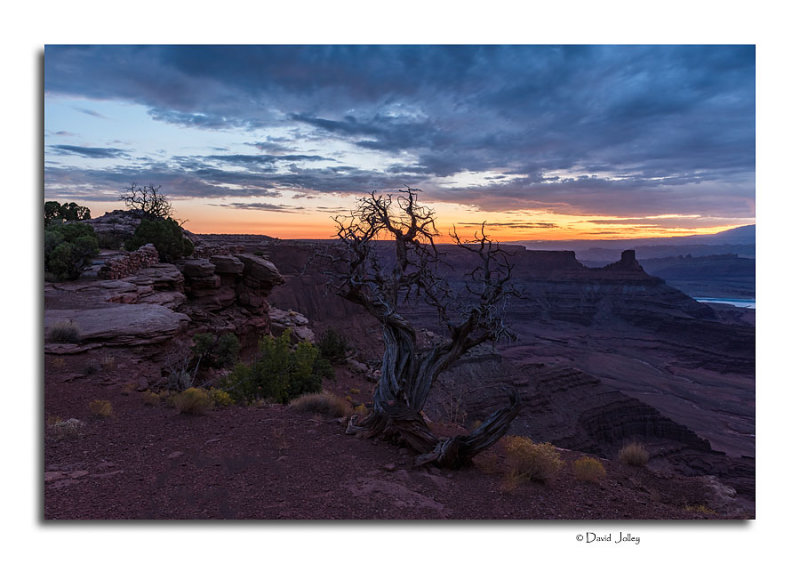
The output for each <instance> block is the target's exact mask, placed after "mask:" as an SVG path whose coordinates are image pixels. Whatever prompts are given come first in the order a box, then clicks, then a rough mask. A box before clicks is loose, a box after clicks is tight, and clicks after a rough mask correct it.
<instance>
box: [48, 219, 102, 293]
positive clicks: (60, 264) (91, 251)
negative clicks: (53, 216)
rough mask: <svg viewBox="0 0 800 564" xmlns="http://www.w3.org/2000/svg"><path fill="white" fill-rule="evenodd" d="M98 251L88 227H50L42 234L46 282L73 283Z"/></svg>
mask: <svg viewBox="0 0 800 564" xmlns="http://www.w3.org/2000/svg"><path fill="white" fill-rule="evenodd" d="M98 252H100V249H99V246H98V244H97V236H96V235H95V233H94V229H93V228H92V226H91V225H86V224H83V223H68V224H56V225H50V226H48V227H46V228H45V232H44V271H45V279H46V280H51V281H60V280H74V279H75V278H77V277H78V276H79V275H80V273H81V270H82V269H83V268H84V267H85V266H86V265H87V264H88V263H89V261H90V259H91V258H92V257H93V256H95V255H97V253H98Z"/></svg>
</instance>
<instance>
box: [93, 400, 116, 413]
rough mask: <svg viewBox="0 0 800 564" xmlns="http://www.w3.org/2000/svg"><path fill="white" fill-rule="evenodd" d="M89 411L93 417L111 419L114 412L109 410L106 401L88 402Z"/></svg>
mask: <svg viewBox="0 0 800 564" xmlns="http://www.w3.org/2000/svg"><path fill="white" fill-rule="evenodd" d="M89 411H91V412H92V415H94V416H95V417H111V414H112V413H113V412H114V410H113V409H112V408H111V402H110V401H108V400H92V401H90V402H89Z"/></svg>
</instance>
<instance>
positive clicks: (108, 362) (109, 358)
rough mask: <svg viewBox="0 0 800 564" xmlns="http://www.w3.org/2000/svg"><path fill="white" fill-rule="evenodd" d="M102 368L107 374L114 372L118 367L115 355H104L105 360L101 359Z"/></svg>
mask: <svg viewBox="0 0 800 564" xmlns="http://www.w3.org/2000/svg"><path fill="white" fill-rule="evenodd" d="M100 366H101V367H102V368H103V370H105V371H106V372H110V371H111V370H114V368H116V366H117V359H115V358H114V355H110V354H106V355H103V358H101V359H100Z"/></svg>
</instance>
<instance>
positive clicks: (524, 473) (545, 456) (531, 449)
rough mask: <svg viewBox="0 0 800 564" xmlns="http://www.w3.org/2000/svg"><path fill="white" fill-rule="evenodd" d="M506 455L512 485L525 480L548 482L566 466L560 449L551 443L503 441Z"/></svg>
mask: <svg viewBox="0 0 800 564" xmlns="http://www.w3.org/2000/svg"><path fill="white" fill-rule="evenodd" d="M502 444H503V448H504V450H505V453H506V466H507V472H506V478H507V480H508V481H509V483H511V484H516V483H519V482H520V481H523V480H533V481H540V482H548V481H550V480H552V479H553V478H554V477H555V476H556V475H557V474H558V473H559V472H560V471H561V468H562V467H563V466H564V462H563V461H562V460H561V455H560V454H559V452H558V449H556V447H554V446H553V445H551V444H550V443H534V442H533V441H532V440H531V439H529V438H528V437H517V436H508V437H505V438H504V439H503V443H502Z"/></svg>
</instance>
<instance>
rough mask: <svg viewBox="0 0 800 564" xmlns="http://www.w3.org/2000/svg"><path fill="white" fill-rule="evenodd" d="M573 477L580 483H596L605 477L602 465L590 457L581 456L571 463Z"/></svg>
mask: <svg viewBox="0 0 800 564" xmlns="http://www.w3.org/2000/svg"><path fill="white" fill-rule="evenodd" d="M572 471H573V472H574V473H575V477H576V478H577V479H578V480H580V481H582V482H598V481H600V480H602V479H603V478H605V477H606V469H605V467H604V466H603V463H602V462H600V461H599V460H597V459H596V458H592V457H591V456H582V457H580V458H579V459H577V460H576V461H575V462H573V463H572Z"/></svg>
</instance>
